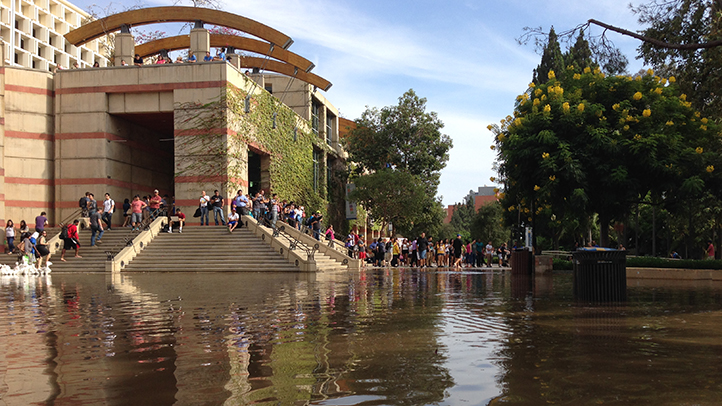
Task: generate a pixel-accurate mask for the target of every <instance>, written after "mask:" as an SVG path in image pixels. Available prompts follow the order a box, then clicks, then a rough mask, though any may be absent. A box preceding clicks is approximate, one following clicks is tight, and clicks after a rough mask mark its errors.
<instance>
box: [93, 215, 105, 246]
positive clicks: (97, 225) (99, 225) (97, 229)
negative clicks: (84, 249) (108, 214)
mask: <svg viewBox="0 0 722 406" xmlns="http://www.w3.org/2000/svg"><path fill="white" fill-rule="evenodd" d="M102 218H103V209H102V208H98V211H96V212H95V213H93V214H91V215H90V246H91V247H93V246H95V242H96V239H95V235H96V234H98V239H97V242H98V243H102V241H101V239H102V238H103V232H104V230H103V222H102V221H101V219H102Z"/></svg>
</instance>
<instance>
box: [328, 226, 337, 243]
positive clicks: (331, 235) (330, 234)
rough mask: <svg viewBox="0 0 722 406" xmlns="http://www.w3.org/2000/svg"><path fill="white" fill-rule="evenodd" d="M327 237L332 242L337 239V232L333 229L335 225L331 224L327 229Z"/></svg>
mask: <svg viewBox="0 0 722 406" xmlns="http://www.w3.org/2000/svg"><path fill="white" fill-rule="evenodd" d="M326 239H327V240H328V241H331V242H333V241H334V240H335V239H336V234H335V233H334V231H333V225H329V226H328V228H327V229H326Z"/></svg>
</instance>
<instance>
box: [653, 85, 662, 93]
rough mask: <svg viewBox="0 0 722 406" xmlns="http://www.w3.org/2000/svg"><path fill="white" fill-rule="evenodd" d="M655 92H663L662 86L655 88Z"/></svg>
mask: <svg viewBox="0 0 722 406" xmlns="http://www.w3.org/2000/svg"><path fill="white" fill-rule="evenodd" d="M654 93H657V94H662V88H661V87H658V88H655V89H654Z"/></svg>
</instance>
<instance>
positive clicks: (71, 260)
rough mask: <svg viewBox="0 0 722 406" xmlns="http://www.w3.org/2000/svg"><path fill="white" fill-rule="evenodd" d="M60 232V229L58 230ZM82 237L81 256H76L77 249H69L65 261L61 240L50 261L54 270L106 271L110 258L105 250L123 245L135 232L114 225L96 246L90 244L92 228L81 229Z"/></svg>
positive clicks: (80, 234)
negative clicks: (61, 257)
mask: <svg viewBox="0 0 722 406" xmlns="http://www.w3.org/2000/svg"><path fill="white" fill-rule="evenodd" d="M58 232H60V231H58ZM78 236H79V237H80V252H79V254H80V256H81V257H82V258H75V250H68V251H67V252H66V253H65V261H66V262H62V261H61V260H60V253H61V250H62V249H63V245H62V244H63V242H62V241H61V242H60V249H58V251H57V252H56V253H55V254H53V256H52V257H51V258H50V262H52V263H53V265H51V266H50V269H52V270H53V272H105V261H106V259H107V258H108V256H107V255H106V253H105V251H108V250H112V249H117V248H118V247H122V246H123V245H124V243H125V239H126V238H132V237H133V234H132V233H131V231H130V228H121V227H120V226H116V227H113V229H112V230H110V231H106V232H105V233H104V234H103V239H102V242H101V243H100V244H98V243H96V244H95V246H94V247H91V246H90V229H89V228H88V229H85V230H81V231H80V232H79V233H78Z"/></svg>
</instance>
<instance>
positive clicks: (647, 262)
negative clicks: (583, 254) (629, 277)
mask: <svg viewBox="0 0 722 406" xmlns="http://www.w3.org/2000/svg"><path fill="white" fill-rule="evenodd" d="M627 266H628V267H630V268H679V269H722V260H714V261H701V260H696V259H667V258H656V257H629V258H627ZM572 268H573V267H572V261H567V260H566V259H559V258H554V260H553V269H554V270H555V271H569V270H572Z"/></svg>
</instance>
